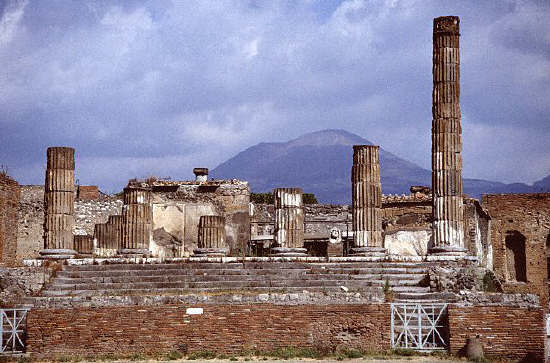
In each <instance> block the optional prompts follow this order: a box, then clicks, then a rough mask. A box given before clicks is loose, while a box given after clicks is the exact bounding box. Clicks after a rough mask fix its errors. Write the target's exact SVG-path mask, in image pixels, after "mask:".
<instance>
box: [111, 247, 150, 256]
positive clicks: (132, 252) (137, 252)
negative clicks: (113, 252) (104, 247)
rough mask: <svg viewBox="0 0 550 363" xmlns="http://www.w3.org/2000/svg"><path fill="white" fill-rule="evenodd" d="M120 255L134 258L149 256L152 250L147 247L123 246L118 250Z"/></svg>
mask: <svg viewBox="0 0 550 363" xmlns="http://www.w3.org/2000/svg"><path fill="white" fill-rule="evenodd" d="M118 255H119V256H121V257H125V258H134V257H140V258H141V257H149V256H150V255H151V251H149V249H147V248H121V249H120V250H118Z"/></svg>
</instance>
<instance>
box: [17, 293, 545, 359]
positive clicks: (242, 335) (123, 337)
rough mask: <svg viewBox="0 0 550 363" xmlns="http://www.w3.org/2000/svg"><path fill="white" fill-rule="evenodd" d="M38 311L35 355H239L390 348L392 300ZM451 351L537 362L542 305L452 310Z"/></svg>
mask: <svg viewBox="0 0 550 363" xmlns="http://www.w3.org/2000/svg"><path fill="white" fill-rule="evenodd" d="M202 307H203V308H204V313H203V314H202V315H186V308H187V307H186V306H181V305H161V306H124V307H101V308H74V309H33V310H31V311H30V312H29V315H28V318H27V351H28V352H30V353H31V354H32V355H33V356H39V357H55V356H58V357H59V356H69V355H70V356H86V355H87V356H94V355H97V354H109V353H111V354H117V355H124V354H131V353H137V352H139V353H157V352H164V353H166V352H169V351H173V350H185V351H187V352H189V353H190V352H194V351H212V352H217V353H226V354H238V353H240V352H243V351H249V350H253V349H254V350H256V349H257V350H262V351H270V350H273V349H276V348H280V347H289V346H295V347H312V348H315V349H320V350H322V351H325V352H328V351H334V350H337V349H341V348H356V349H361V350H364V351H385V350H388V349H390V305H389V304H346V305H272V304H250V305H204V306H202ZM449 324H450V328H449V333H450V350H451V352H452V353H453V354H458V353H461V352H463V351H464V347H465V345H466V339H467V338H469V337H471V336H475V335H476V334H480V335H481V340H482V342H483V345H484V351H485V354H486V355H487V356H490V357H503V358H511V359H531V360H527V361H539V360H540V358H541V357H543V355H544V340H545V335H544V313H543V310H542V309H541V308H538V309H537V308H535V309H533V308H519V307H511V306H468V307H461V306H455V305H451V306H450V307H449Z"/></svg>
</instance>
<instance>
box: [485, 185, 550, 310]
mask: <svg viewBox="0 0 550 363" xmlns="http://www.w3.org/2000/svg"><path fill="white" fill-rule="evenodd" d="M482 200H483V206H484V207H485V208H487V210H488V212H489V214H490V215H491V217H492V221H491V241H492V245H493V265H494V271H495V274H496V275H497V276H498V277H499V278H500V279H501V280H503V281H504V289H505V291H507V292H516V293H534V294H537V295H539V297H540V301H541V304H542V306H547V304H548V279H547V274H548V264H547V257H546V253H547V252H546V251H547V243H548V241H549V239H550V193H538V194H486V195H483V198H482ZM513 232H519V233H520V234H521V235H522V236H524V237H525V260H526V272H527V282H516V281H511V280H510V278H509V277H510V276H511V275H513V274H512V273H511V271H508V269H509V266H508V262H509V259H508V258H507V251H506V238H507V236H509V235H510V233H513ZM508 257H509V256H508Z"/></svg>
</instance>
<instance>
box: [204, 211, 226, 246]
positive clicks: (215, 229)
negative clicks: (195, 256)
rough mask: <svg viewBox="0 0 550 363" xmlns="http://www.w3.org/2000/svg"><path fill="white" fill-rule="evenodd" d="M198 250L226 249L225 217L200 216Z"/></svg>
mask: <svg viewBox="0 0 550 363" xmlns="http://www.w3.org/2000/svg"><path fill="white" fill-rule="evenodd" d="M199 248H223V249H227V245H226V243H225V217H222V216H201V218H200V220H199Z"/></svg>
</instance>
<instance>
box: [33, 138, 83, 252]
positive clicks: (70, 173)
mask: <svg viewBox="0 0 550 363" xmlns="http://www.w3.org/2000/svg"><path fill="white" fill-rule="evenodd" d="M74 192H75V187H74V149H73V148H70V147H50V148H48V151H47V165H46V179H45V185H44V249H43V250H42V251H40V255H41V256H42V257H43V258H51V259H65V258H71V257H74V256H75V255H76V251H75V250H74V237H73V226H74Z"/></svg>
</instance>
